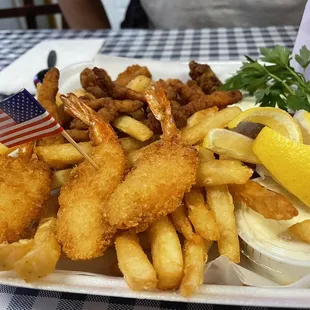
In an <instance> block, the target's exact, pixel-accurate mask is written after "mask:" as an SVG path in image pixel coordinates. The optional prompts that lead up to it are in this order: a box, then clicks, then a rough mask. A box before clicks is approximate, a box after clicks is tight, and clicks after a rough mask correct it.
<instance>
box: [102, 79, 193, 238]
mask: <svg viewBox="0 0 310 310" xmlns="http://www.w3.org/2000/svg"><path fill="white" fill-rule="evenodd" d="M145 97H146V99H147V101H148V103H149V106H150V108H151V110H152V111H153V113H154V115H155V116H156V117H157V119H158V120H159V121H160V122H161V125H162V129H163V133H164V134H163V136H162V138H161V140H160V141H159V142H158V143H154V144H153V145H152V146H148V147H147V150H146V151H145V152H142V155H141V157H139V159H138V160H137V161H136V162H135V164H134V167H133V169H132V170H131V172H130V173H129V174H127V176H126V178H125V180H124V182H123V183H121V184H120V185H119V186H118V187H117V189H116V190H115V192H114V193H113V194H112V195H111V197H110V199H109V201H108V203H107V214H108V219H109V222H110V224H111V225H113V226H115V227H117V228H119V229H128V228H132V229H134V230H135V231H137V232H139V231H143V230H145V229H146V228H147V227H148V226H149V224H150V223H151V222H153V221H154V220H156V219H158V218H159V217H162V216H165V215H167V214H168V213H171V212H173V211H174V210H175V209H176V208H177V207H178V206H179V205H180V203H181V201H182V198H183V195H184V193H185V192H187V191H189V190H190V188H191V186H192V184H193V183H194V182H195V174H196V169H197V165H198V154H197V151H196V149H195V148H194V147H192V146H190V145H186V144H184V143H183V141H182V140H181V138H180V135H179V132H178V130H177V128H176V126H175V124H174V121H173V118H172V116H171V108H170V103H169V101H168V100H167V98H166V96H165V93H164V91H163V90H162V89H161V87H160V85H159V84H153V85H151V86H150V87H149V88H148V89H147V90H146V91H145Z"/></svg>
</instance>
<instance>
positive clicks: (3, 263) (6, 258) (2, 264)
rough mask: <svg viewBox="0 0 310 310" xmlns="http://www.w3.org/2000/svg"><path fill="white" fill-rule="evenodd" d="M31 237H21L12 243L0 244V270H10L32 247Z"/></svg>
mask: <svg viewBox="0 0 310 310" xmlns="http://www.w3.org/2000/svg"><path fill="white" fill-rule="evenodd" d="M33 245H34V241H33V239H22V240H19V241H18V242H14V243H1V244H0V271H3V270H12V269H13V268H14V264H15V263H16V262H17V261H18V260H20V259H21V258H22V257H23V256H24V255H26V254H27V253H28V252H29V251H30V250H31V249H32V247H33Z"/></svg>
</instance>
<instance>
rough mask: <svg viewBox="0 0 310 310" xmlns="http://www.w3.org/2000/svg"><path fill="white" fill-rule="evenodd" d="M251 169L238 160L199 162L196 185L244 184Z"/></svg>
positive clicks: (251, 172) (250, 174)
mask: <svg viewBox="0 0 310 310" xmlns="http://www.w3.org/2000/svg"><path fill="white" fill-rule="evenodd" d="M252 174H253V170H252V169H250V168H248V167H247V166H243V165H242V163H241V162H240V161H239V160H229V159H228V160H217V159H214V160H211V161H208V162H206V163H202V164H199V166H198V169H197V175H196V186H199V187H203V186H209V185H212V186H213V185H222V184H245V183H246V182H247V181H248V180H249V178H250V177H251V176H252Z"/></svg>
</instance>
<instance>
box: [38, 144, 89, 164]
mask: <svg viewBox="0 0 310 310" xmlns="http://www.w3.org/2000/svg"><path fill="white" fill-rule="evenodd" d="M79 146H80V147H81V149H82V150H83V151H84V152H85V153H86V154H88V155H90V153H91V151H92V146H91V143H90V142H81V143H79ZM34 152H35V154H36V155H37V156H38V157H39V159H41V160H42V161H44V162H45V163H47V164H48V165H49V166H50V167H51V168H56V169H63V168H66V167H67V166H68V165H72V164H77V163H80V162H82V161H83V160H84V157H83V156H82V155H81V154H80V153H79V151H77V150H76V149H75V147H74V146H73V145H72V144H70V143H65V144H53V145H48V146H38V147H35V149H34Z"/></svg>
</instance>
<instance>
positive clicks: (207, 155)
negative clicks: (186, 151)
mask: <svg viewBox="0 0 310 310" xmlns="http://www.w3.org/2000/svg"><path fill="white" fill-rule="evenodd" d="M195 148H196V149H197V151H198V152H199V162H200V163H206V162H208V161H210V160H213V159H215V158H214V154H213V152H212V151H210V150H207V149H205V148H204V147H202V146H201V145H195Z"/></svg>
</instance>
